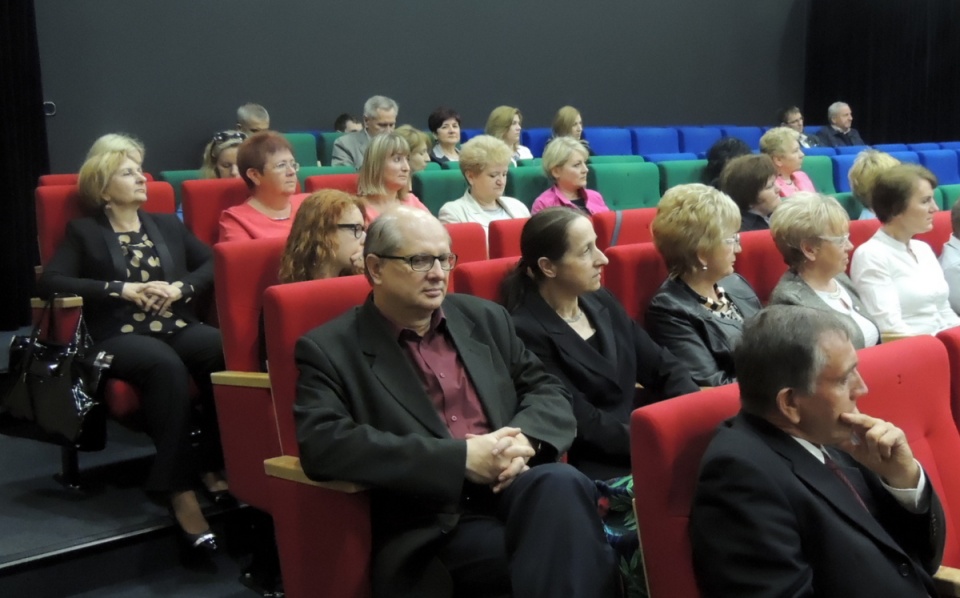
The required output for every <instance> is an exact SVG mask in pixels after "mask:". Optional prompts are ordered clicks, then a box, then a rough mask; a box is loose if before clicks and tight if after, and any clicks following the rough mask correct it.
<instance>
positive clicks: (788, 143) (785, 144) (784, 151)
mask: <svg viewBox="0 0 960 598" xmlns="http://www.w3.org/2000/svg"><path fill="white" fill-rule="evenodd" d="M760 151H761V152H763V153H765V154H766V155H768V156H770V159H771V160H773V164H774V166H776V167H777V181H776V182H777V191H778V192H779V193H780V197H790V196H791V195H793V194H794V193H796V192H797V191H811V192H814V193H815V192H816V191H817V189H816V188H815V187H814V186H813V181H811V180H810V177H809V176H807V173H805V172H803V171H802V170H800V167H801V166H803V150H801V149H800V142H799V141H797V132H796V131H794V130H793V129H788V128H787V127H776V128H774V129H770V130H769V131H767V132H766V133H764V134H763V137H761V138H760Z"/></svg>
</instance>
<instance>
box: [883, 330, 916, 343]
mask: <svg viewBox="0 0 960 598" xmlns="http://www.w3.org/2000/svg"><path fill="white" fill-rule="evenodd" d="M911 336H914V335H913V334H902V333H899V332H881V333H880V340H881V341H882V342H885V343H892V342H893V341H899V340H903V339H905V338H910V337H911Z"/></svg>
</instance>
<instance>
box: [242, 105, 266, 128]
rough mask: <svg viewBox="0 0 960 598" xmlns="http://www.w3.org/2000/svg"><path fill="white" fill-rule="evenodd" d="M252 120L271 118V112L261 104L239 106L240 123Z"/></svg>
mask: <svg viewBox="0 0 960 598" xmlns="http://www.w3.org/2000/svg"><path fill="white" fill-rule="evenodd" d="M252 120H259V121H266V120H270V114H269V113H268V112H267V109H266V108H264V107H263V106H261V105H260V104H253V103H248V104H244V105H243V106H240V107H239V108H237V122H238V123H241V124H248V123H249V122H250V121H252Z"/></svg>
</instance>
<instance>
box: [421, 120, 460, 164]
mask: <svg viewBox="0 0 960 598" xmlns="http://www.w3.org/2000/svg"><path fill="white" fill-rule="evenodd" d="M427 128H428V129H430V132H431V133H433V136H434V137H436V138H437V143H436V145H434V146H433V149H432V150H431V151H430V159H431V160H433V161H434V162H438V163H440V164H443V163H444V162H456V161H457V160H459V159H460V149H459V148H458V147H457V146H458V145H459V144H460V114H459V113H458V112H457V111H456V110H454V109H453V108H447V107H446V106H440V107H439V108H437V109H436V110H434V111H433V112H431V113H430V116H429V117H428V118H427Z"/></svg>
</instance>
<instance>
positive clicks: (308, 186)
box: [303, 172, 360, 195]
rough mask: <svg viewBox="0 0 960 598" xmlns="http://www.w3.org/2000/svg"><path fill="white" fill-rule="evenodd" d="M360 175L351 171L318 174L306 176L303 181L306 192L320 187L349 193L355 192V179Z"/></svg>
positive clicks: (317, 189) (354, 193) (353, 193)
mask: <svg viewBox="0 0 960 598" xmlns="http://www.w3.org/2000/svg"><path fill="white" fill-rule="evenodd" d="M359 178H360V175H359V174H357V173H353V172H348V173H345V174H318V175H315V176H308V177H307V178H306V179H305V180H304V181H303V186H304V189H305V190H306V192H307V193H313V192H314V191H319V190H320V189H339V190H340V191H345V192H347V193H349V194H350V195H356V194H357V180H358V179H359Z"/></svg>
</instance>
